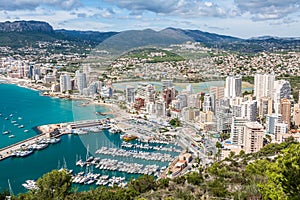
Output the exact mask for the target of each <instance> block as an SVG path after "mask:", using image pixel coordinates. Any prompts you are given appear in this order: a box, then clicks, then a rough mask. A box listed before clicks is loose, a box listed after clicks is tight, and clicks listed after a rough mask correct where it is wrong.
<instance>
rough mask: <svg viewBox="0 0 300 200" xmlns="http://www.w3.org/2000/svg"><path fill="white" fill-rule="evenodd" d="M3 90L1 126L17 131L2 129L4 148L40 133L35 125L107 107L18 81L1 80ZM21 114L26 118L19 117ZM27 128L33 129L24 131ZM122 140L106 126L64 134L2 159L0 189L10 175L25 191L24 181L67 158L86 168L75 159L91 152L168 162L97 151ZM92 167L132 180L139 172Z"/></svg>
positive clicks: (84, 116) (92, 115)
mask: <svg viewBox="0 0 300 200" xmlns="http://www.w3.org/2000/svg"><path fill="white" fill-rule="evenodd" d="M0 94H1V98H0V109H1V110H0V113H2V116H1V117H0V127H4V129H5V130H10V131H11V132H12V133H13V134H14V135H15V137H14V138H9V137H8V135H2V133H1V134H0V148H1V147H4V146H7V145H9V144H12V143H15V142H17V141H20V140H23V139H26V138H28V137H31V136H34V135H36V134H37V133H36V132H35V131H34V130H32V128H33V127H35V126H38V125H42V124H51V123H59V122H68V121H73V120H83V119H95V118H96V117H98V116H97V115H95V112H96V111H101V112H105V111H107V110H106V108H104V107H99V106H98V107H96V106H84V107H82V106H80V105H81V104H82V102H80V101H70V100H62V99H57V98H50V97H43V96H39V93H38V92H37V91H32V90H29V89H24V88H20V87H18V86H15V85H8V84H0ZM10 114H13V119H10V117H9V115H10ZM5 117H9V120H5V119H4V118H5ZM19 117H21V118H22V119H18V118H19ZM11 120H15V121H17V123H20V124H23V125H24V126H25V128H23V129H20V128H18V127H15V126H14V125H12V123H11ZM24 129H28V130H30V131H29V132H28V133H24ZM1 132H2V131H1ZM121 142H122V141H121V139H120V137H119V135H118V134H110V133H109V132H108V131H106V130H104V131H102V132H99V133H90V134H87V135H82V136H74V135H65V136H63V137H62V140H61V142H60V143H58V144H53V145H50V146H49V147H48V148H46V149H44V150H41V151H35V152H34V153H33V154H32V155H30V156H28V157H25V158H8V159H6V160H3V161H0V191H1V190H2V189H7V188H8V179H9V181H10V184H11V187H12V190H13V192H14V194H18V193H20V192H25V191H26V189H25V188H23V187H22V183H24V182H25V180H28V179H37V178H39V177H41V176H42V175H43V174H45V173H47V172H49V171H51V170H53V169H59V168H61V167H62V166H63V165H64V161H65V162H66V164H67V167H68V168H69V169H73V170H74V172H75V173H77V172H79V171H85V170H86V168H80V167H79V166H76V165H75V163H76V160H77V159H78V158H82V159H83V160H84V159H85V158H86V155H87V153H88V154H89V155H93V156H97V157H100V158H111V159H118V160H122V161H124V162H138V163H141V164H144V165H146V164H158V165H159V166H166V165H168V163H166V162H157V161H145V160H141V159H133V158H126V157H112V156H107V155H95V154H94V153H95V151H96V149H98V148H100V147H101V146H107V147H114V148H120V145H121ZM162 146H170V145H162ZM87 147H88V148H87ZM87 149H89V152H87ZM164 153H168V152H164ZM170 154H172V155H174V156H175V155H177V154H178V153H174V152H172V153H170ZM89 170H93V171H94V172H95V173H101V174H106V175H110V176H123V177H126V179H127V180H129V179H130V177H137V176H138V175H132V174H126V173H121V172H112V171H107V170H100V169H94V168H90V169H89ZM75 186H78V187H79V191H80V190H85V189H89V188H90V187H96V186H95V185H94V186H80V185H75Z"/></svg>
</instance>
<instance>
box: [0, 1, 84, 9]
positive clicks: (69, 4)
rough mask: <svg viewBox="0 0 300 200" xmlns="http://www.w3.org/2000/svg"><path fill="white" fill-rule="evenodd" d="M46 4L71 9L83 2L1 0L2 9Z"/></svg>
mask: <svg viewBox="0 0 300 200" xmlns="http://www.w3.org/2000/svg"><path fill="white" fill-rule="evenodd" d="M44 5H46V6H54V7H57V8H61V9H65V10H70V9H73V8H77V7H80V6H81V3H80V0H1V1H0V10H9V11H13V10H33V9H36V8H38V7H40V6H44Z"/></svg>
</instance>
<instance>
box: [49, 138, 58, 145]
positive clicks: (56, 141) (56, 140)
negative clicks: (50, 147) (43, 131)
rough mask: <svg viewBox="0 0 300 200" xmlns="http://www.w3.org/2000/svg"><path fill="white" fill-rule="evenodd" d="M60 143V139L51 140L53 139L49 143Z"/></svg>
mask: <svg viewBox="0 0 300 200" xmlns="http://www.w3.org/2000/svg"><path fill="white" fill-rule="evenodd" d="M58 142H60V138H51V139H50V140H49V143H50V144H55V143H58Z"/></svg>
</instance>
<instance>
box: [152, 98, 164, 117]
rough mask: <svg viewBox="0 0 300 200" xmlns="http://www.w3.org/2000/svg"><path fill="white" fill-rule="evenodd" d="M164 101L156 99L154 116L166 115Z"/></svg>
mask: <svg viewBox="0 0 300 200" xmlns="http://www.w3.org/2000/svg"><path fill="white" fill-rule="evenodd" d="M166 107H167V105H166V102H165V101H162V100H158V101H156V102H155V114H156V117H165V116H166Z"/></svg>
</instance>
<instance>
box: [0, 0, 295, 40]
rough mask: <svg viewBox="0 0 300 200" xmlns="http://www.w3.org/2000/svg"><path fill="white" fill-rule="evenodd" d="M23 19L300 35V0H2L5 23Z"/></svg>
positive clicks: (79, 26) (97, 26)
mask: <svg viewBox="0 0 300 200" xmlns="http://www.w3.org/2000/svg"><path fill="white" fill-rule="evenodd" d="M17 20H37V21H45V22H48V23H49V24H50V25H52V26H53V28H54V29H68V30H94V31H102V32H105V31H124V30H132V29H134V30H143V29H147V28H151V29H154V30H162V29H164V28H167V27H174V28H182V29H191V30H201V31H207V32H212V33H218V34H223V35H230V36H235V37H240V38H251V37H258V36H278V37H300V0H206V1H202V0H0V21H1V22H4V21H17Z"/></svg>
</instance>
